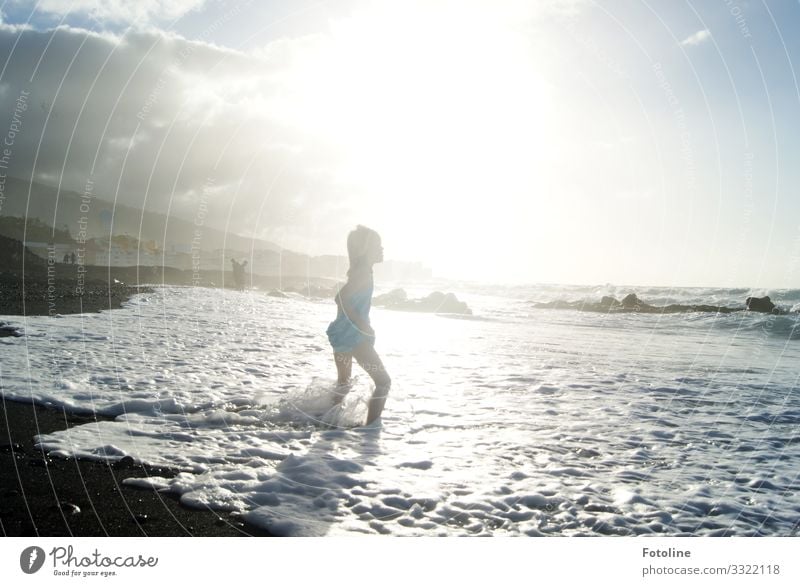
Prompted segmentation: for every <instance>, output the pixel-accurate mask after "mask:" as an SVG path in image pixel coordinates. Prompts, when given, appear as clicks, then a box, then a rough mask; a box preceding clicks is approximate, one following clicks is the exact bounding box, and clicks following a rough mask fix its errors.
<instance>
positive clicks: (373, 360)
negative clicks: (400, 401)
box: [326, 225, 392, 425]
mask: <svg viewBox="0 0 800 586" xmlns="http://www.w3.org/2000/svg"><path fill="white" fill-rule="evenodd" d="M347 255H348V256H349V257H350V269H349V270H348V271H347V283H345V285H344V286H343V287H341V288H340V289H339V291H338V293H336V297H335V298H334V299H335V301H336V306H337V310H336V319H335V320H334V321H332V322H331V323H330V325H329V326H328V329H327V331H326V333H327V335H328V340H329V341H330V343H331V346H332V347H333V359H334V362H335V363H336V370H337V374H338V382H339V383H340V384H346V383H348V382H350V374H351V372H352V367H353V357H355V359H356V361H357V362H358V364H359V365H360V366H361V368H363V369H364V370H365V371H366V372H367V374H369V376H370V377H372V380H373V381H374V382H375V390H374V391H373V393H372V398H370V400H369V408H368V410H367V425H369V424H370V423H372V422H373V421H375V420H376V419H378V418H379V417H380V416H381V413H382V412H383V406H384V404H385V403H386V397H387V396H388V394H389V388H390V387H391V384H392V380H391V379H390V378H389V374H388V373H387V372H386V369H385V368H384V367H383V363H382V362H381V359H380V356H378V354H377V352H375V347H374V345H375V331H374V330H373V329H372V327H371V326H370V323H369V309H370V305H371V302H372V290H373V282H372V265H374V264H375V263H378V262H382V261H383V246H381V237H380V235H378V233H377V232H375V230H371V229H370V228H367V227H365V226H361V225H358V226H357V227H356V229H355V230H353V231H352V232H350V234H348V236H347ZM340 400H341V399H340Z"/></svg>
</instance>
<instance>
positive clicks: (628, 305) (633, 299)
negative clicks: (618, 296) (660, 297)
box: [621, 293, 652, 309]
mask: <svg viewBox="0 0 800 586" xmlns="http://www.w3.org/2000/svg"><path fill="white" fill-rule="evenodd" d="M621 305H622V307H624V308H625V309H635V308H637V307H639V308H640V307H642V306H647V304H646V303H643V302H642V300H641V299H639V298H638V297H637V296H636V293H628V294H627V295H626V296H625V297H624V298H623V299H622V304H621ZM649 307H652V306H649Z"/></svg>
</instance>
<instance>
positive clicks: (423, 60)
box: [284, 2, 555, 274]
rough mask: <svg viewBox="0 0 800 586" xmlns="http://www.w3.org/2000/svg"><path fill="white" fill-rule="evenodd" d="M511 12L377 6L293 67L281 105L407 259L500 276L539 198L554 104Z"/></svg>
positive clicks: (483, 6)
mask: <svg viewBox="0 0 800 586" xmlns="http://www.w3.org/2000/svg"><path fill="white" fill-rule="evenodd" d="M512 16H513V15H503V14H502V13H501V12H499V11H498V10H497V6H496V5H494V7H492V4H491V3H477V2H471V3H430V2H426V3H421V2H420V3H414V2H410V3H406V2H403V3H391V4H390V3H385V4H384V3H380V4H374V5H370V7H369V8H367V9H364V10H362V11H359V12H357V13H356V14H354V15H352V16H351V17H349V18H347V19H345V20H341V21H337V22H334V23H332V24H331V32H330V35H325V36H324V38H320V39H318V42H310V43H309V48H308V50H307V51H306V52H304V53H303V54H302V56H301V57H300V58H298V59H296V60H295V62H294V64H293V67H292V71H291V79H290V80H288V81H289V87H291V88H293V89H292V90H291V92H290V93H289V94H287V95H286V100H287V101H286V103H285V104H284V107H285V109H286V110H288V111H289V112H290V114H291V117H292V118H293V119H295V121H296V124H298V126H300V127H301V128H303V129H304V130H305V131H307V132H310V133H313V134H314V135H315V136H317V137H319V138H320V139H321V140H322V141H325V143H327V144H328V145H330V146H331V148H332V151H333V152H335V153H336V158H337V165H338V167H337V168H338V169H339V175H340V177H339V178H340V180H341V181H342V182H343V183H344V184H347V185H352V186H354V188H355V189H356V190H357V191H359V192H360V193H361V194H363V197H362V203H361V205H362V206H363V207H364V208H365V209H363V210H361V211H360V213H359V214H358V215H359V216H360V217H367V218H372V219H374V222H375V224H376V225H380V226H382V228H383V232H384V234H385V240H386V242H391V243H393V247H392V248H393V249H394V250H395V251H397V250H400V251H401V256H406V257H409V258H414V257H416V258H425V259H427V260H428V262H432V263H433V264H435V265H436V266H439V267H442V266H444V265H446V266H447V267H448V268H449V269H450V272H452V273H459V272H462V271H466V270H467V269H474V268H475V265H476V264H480V265H482V266H483V267H484V268H491V267H496V268H497V270H498V271H499V272H507V269H508V267H501V266H499V265H498V263H499V262H501V256H502V255H501V254H499V251H501V250H510V249H511V248H513V247H514V246H515V245H518V243H515V242H512V241H510V239H511V238H513V237H514V234H519V231H520V230H523V231H524V230H526V228H527V229H528V230H530V229H531V228H532V227H533V225H532V223H535V220H534V217H540V216H541V215H542V212H543V211H544V210H543V209H542V208H543V206H546V205H547V204H546V203H545V201H546V199H547V198H538V197H537V185H540V182H541V171H542V169H544V168H545V167H546V166H547V164H548V163H547V158H548V156H549V149H548V146H549V141H550V139H551V136H552V134H553V132H552V128H553V126H554V118H555V116H554V109H555V104H554V103H553V102H554V100H553V98H552V93H551V89H550V87H549V86H548V85H547V84H546V83H545V82H544V81H543V80H542V79H540V78H539V77H538V75H537V63H536V55H535V54H534V51H533V50H532V48H531V47H530V46H529V42H528V41H527V40H526V38H525V36H524V35H523V34H522V33H521V32H518V31H516V30H515V28H514V27H515V21H514V19H513V18H512ZM534 212H536V213H534ZM510 247H511V248H510ZM472 272H474V270H473V271H472ZM480 272H481V273H482V274H487V271H486V270H481V271H480ZM488 272H489V273H491V271H488Z"/></svg>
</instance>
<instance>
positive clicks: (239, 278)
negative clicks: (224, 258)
mask: <svg viewBox="0 0 800 586" xmlns="http://www.w3.org/2000/svg"><path fill="white" fill-rule="evenodd" d="M231 264H232V265H233V282H234V284H235V285H236V288H237V289H239V291H242V290H243V289H244V285H245V278H244V267H246V266H247V261H244V262H241V263H239V262H237V261H236V259H235V258H232V259H231Z"/></svg>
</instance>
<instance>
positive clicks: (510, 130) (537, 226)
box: [0, 0, 800, 288]
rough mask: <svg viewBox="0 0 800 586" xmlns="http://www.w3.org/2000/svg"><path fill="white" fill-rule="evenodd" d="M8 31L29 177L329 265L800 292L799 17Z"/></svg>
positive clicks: (525, 9) (61, 25)
mask: <svg viewBox="0 0 800 586" xmlns="http://www.w3.org/2000/svg"><path fill="white" fill-rule="evenodd" d="M0 14H1V15H2V16H0V133H2V134H4V135H5V134H6V131H7V129H10V128H11V125H12V123H13V122H14V120H15V119H14V116H15V105H16V104H18V103H19V98H20V96H21V95H24V96H26V100H28V103H29V104H30V107H28V108H27V109H26V110H25V111H24V112H19V111H17V112H16V115H17V119H16V122H15V124H16V128H17V129H18V132H16V134H15V136H14V139H13V145H12V147H11V155H10V164H9V169H8V172H9V173H11V174H13V175H16V176H18V177H23V178H27V179H34V180H37V181H42V182H45V183H49V184H52V185H58V186H60V187H61V188H63V189H71V190H75V191H78V192H82V191H84V188H85V186H86V185H87V182H88V181H91V182H92V185H93V188H94V191H95V193H96V194H98V195H101V196H102V197H105V198H108V199H116V201H119V202H122V203H126V204H129V205H134V206H138V207H141V208H146V209H148V210H152V211H158V212H168V213H172V214H175V215H179V216H181V217H184V218H188V219H192V218H198V217H200V216H202V218H203V221H204V222H207V223H208V224H213V225H214V226H215V227H221V228H223V229H227V230H230V231H231V232H235V233H238V234H242V235H245V236H255V237H259V238H265V239H268V240H271V241H273V242H275V243H277V244H279V245H281V246H284V247H286V248H289V249H292V250H296V251H299V252H304V253H307V254H312V255H318V254H345V252H346V248H345V239H346V234H347V232H348V231H349V230H350V229H352V228H353V227H354V226H355V225H356V224H365V225H367V226H370V227H373V228H375V229H376V230H378V231H379V233H380V234H381V236H382V238H383V246H384V249H385V256H386V258H387V259H395V260H410V261H421V262H423V263H424V264H426V265H427V266H429V267H431V268H432V269H433V272H434V274H435V275H436V276H440V277H450V278H458V279H465V280H475V281H486V282H496V283H520V282H548V283H570V284H605V283H613V284H617V285H636V284H639V285H664V286H718V287H756V288H758V287H771V288H777V287H793V288H796V287H800V196H799V195H798V191H797V186H798V184H799V183H798V181H799V180H800V176H799V175H800V169H799V167H800V166H798V164H797V161H798V156H799V155H800V116H797V112H798V108H799V107H800V89H798V80H797V77H798V75H797V72H796V71H795V64H796V63H799V64H800V34H798V33H800V31H798V28H800V4H798V3H797V2H793V1H789V0H786V1H778V2H769V3H764V2H755V1H747V2H745V1H742V0H739V1H735V0H703V1H698V0H695V1H691V2H689V1H676V2H655V1H653V0H649V1H645V0H611V1H608V2H593V1H589V0H562V1H555V0H548V1H544V0H543V1H541V2H526V1H521V0H507V1H503V2H493V1H490V0H464V1H461V2H456V1H444V0H425V1H421V0H409V1H404V2H388V1H378V0H376V1H370V2H364V1H357V0H347V1H329V2H321V1H316V2H312V1H306V0H293V1H291V2H289V1H282V2H279V1H258V2H256V1H242V2H235V1H219V2H212V1H210V0H205V1H204V0H177V1H175V2H167V1H164V0H141V1H138V2H135V3H134V2H123V1H121V0H112V1H105V2H100V1H95V0H72V1H70V0H41V1H39V2H36V3H34V2H28V1H17V0H6V1H5V2H3V3H2V4H0ZM24 92H28V93H24ZM17 110H18V109H17ZM206 210H208V211H206ZM201 212H202V213H201ZM0 213H2V209H0Z"/></svg>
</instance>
